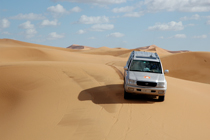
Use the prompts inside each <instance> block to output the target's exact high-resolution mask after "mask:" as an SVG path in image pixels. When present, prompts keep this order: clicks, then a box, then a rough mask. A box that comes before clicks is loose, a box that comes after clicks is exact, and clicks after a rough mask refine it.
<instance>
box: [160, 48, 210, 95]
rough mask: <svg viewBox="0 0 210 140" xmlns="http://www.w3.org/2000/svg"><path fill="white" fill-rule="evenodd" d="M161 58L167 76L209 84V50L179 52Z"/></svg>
mask: <svg viewBox="0 0 210 140" xmlns="http://www.w3.org/2000/svg"><path fill="white" fill-rule="evenodd" d="M161 60H162V63H163V65H164V68H165V69H169V70H170V73H169V74H168V75H169V76H172V77H176V78H180V79H186V80H191V81H197V82H202V83H208V84H210V52H188V53H180V54H174V55H171V56H168V57H162V58H161ZM209 93H210V92H209Z"/></svg>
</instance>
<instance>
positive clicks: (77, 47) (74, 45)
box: [67, 44, 94, 50]
mask: <svg viewBox="0 0 210 140" xmlns="http://www.w3.org/2000/svg"><path fill="white" fill-rule="evenodd" d="M67 48H69V49H76V50H90V49H94V48H93V47H88V46H83V45H77V44H73V45H71V46H69V47H67Z"/></svg>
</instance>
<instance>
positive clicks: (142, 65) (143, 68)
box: [130, 60, 162, 73]
mask: <svg viewBox="0 0 210 140" xmlns="http://www.w3.org/2000/svg"><path fill="white" fill-rule="evenodd" d="M130 71H139V72H151V73H162V69H161V65H160V62H154V61H143V60H133V61H132V63H131V66H130Z"/></svg>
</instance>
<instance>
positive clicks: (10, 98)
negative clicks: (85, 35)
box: [0, 39, 210, 140]
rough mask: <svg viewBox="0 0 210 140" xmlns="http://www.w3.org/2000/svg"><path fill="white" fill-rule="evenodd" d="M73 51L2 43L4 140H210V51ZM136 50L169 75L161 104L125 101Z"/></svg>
mask: <svg viewBox="0 0 210 140" xmlns="http://www.w3.org/2000/svg"><path fill="white" fill-rule="evenodd" d="M74 46H75V48H77V49H69V48H60V47H52V46H45V45H38V44H33V43H27V42H22V41H17V40H11V39H0V124H1V125H0V137H1V139H2V140H30V139H37V140H105V139H106V140H118V139H119V140H122V139H123V140H138V139H145V140H164V139H165V140H208V139H210V133H209V130H210V119H209V118H210V111H209V106H210V92H209V91H210V73H209V70H210V52H185V53H182V51H181V52H180V51H177V52H176V53H173V52H174V51H173V52H171V51H167V50H165V49H162V48H160V47H157V46H155V45H151V46H147V47H140V48H136V49H123V48H108V47H101V48H94V49H92V48H86V46H83V47H78V46H77V45H74ZM72 48H74V47H72ZM133 50H141V51H151V52H157V53H158V54H159V55H160V58H161V61H162V62H163V67H164V69H169V71H170V73H169V74H167V75H166V79H167V83H168V89H167V93H166V99H165V101H164V102H156V100H154V99H151V98H145V97H144V96H136V98H135V99H132V100H124V98H123V93H124V89H123V83H124V80H123V79H124V77H123V74H124V70H123V67H124V66H125V63H126V61H127V58H128V56H129V54H130V53H131V52H132V51H133Z"/></svg>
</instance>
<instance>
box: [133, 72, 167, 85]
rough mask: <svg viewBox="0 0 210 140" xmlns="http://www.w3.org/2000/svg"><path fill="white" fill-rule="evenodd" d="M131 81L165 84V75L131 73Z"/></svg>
mask: <svg viewBox="0 0 210 140" xmlns="http://www.w3.org/2000/svg"><path fill="white" fill-rule="evenodd" d="M129 79H132V80H136V81H148V82H164V81H165V76H164V74H159V73H149V72H134V71H129Z"/></svg>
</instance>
